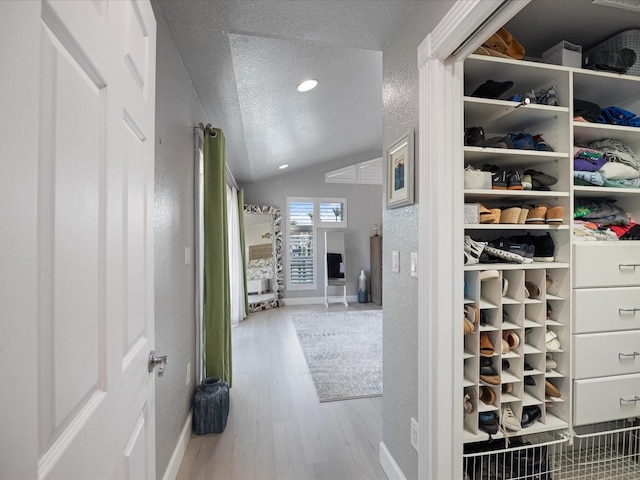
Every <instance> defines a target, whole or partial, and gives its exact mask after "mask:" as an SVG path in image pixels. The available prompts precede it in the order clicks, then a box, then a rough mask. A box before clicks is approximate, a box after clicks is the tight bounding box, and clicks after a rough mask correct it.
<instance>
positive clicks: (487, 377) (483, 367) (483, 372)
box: [480, 347, 500, 385]
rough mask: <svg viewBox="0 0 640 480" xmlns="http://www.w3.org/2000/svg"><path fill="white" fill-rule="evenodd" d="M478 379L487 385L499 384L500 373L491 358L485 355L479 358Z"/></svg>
mask: <svg viewBox="0 0 640 480" xmlns="http://www.w3.org/2000/svg"><path fill="white" fill-rule="evenodd" d="M492 348H493V347H492ZM480 355H482V353H480ZM480 380H482V381H483V382H485V383H488V384H489V385H500V374H499V373H498V371H497V370H496V368H495V367H494V366H493V362H492V361H491V358H489V357H487V356H482V357H481V358H480Z"/></svg>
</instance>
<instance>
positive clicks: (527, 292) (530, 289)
mask: <svg viewBox="0 0 640 480" xmlns="http://www.w3.org/2000/svg"><path fill="white" fill-rule="evenodd" d="M541 293H542V290H540V287H539V286H538V285H536V284H535V283H533V282H530V281H528V280H525V282H524V298H540V294H541Z"/></svg>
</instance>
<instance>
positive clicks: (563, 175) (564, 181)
mask: <svg viewBox="0 0 640 480" xmlns="http://www.w3.org/2000/svg"><path fill="white" fill-rule="evenodd" d="M489 79H491V80H495V81H507V80H511V81H513V82H514V88H513V89H512V90H511V91H510V92H509V94H515V93H520V94H523V93H525V92H528V91H530V90H534V91H536V92H537V91H539V90H541V89H546V88H549V87H551V86H554V87H556V91H557V98H558V102H559V104H558V106H547V105H536V104H530V105H523V106H518V103H517V102H509V101H504V100H491V99H484V98H475V97H471V96H470V94H471V92H473V90H474V89H475V88H477V87H478V86H479V85H481V84H482V83H484V82H485V81H486V80H489ZM464 95H465V97H464V113H465V128H468V127H480V126H481V127H483V129H484V132H485V138H490V137H494V136H504V135H506V134H507V133H510V132H513V133H519V132H527V133H531V134H534V135H535V134H538V133H541V134H543V136H544V140H545V141H546V142H547V143H548V144H549V145H551V146H552V147H553V148H554V150H555V151H554V152H537V151H531V150H515V149H500V148H481V147H475V146H465V147H464V162H465V165H471V166H473V167H474V168H480V167H481V166H482V165H483V164H485V163H489V164H493V165H497V166H498V167H500V168H505V169H517V170H520V171H522V170H524V169H529V168H532V169H535V170H538V171H542V172H544V173H546V174H549V175H552V176H554V177H556V178H557V179H558V182H557V183H556V184H555V185H553V186H551V187H550V188H551V190H550V191H495V190H465V200H464V201H465V203H482V204H483V205H485V206H486V207H488V208H504V207H510V206H520V205H523V204H528V205H536V204H546V205H561V206H563V207H564V218H563V223H562V224H561V225H526V224H525V225H519V224H515V225H514V224H508V225H504V224H489V225H486V224H466V225H465V235H470V236H471V237H472V238H473V239H475V240H478V241H488V240H493V239H496V238H498V237H500V236H504V237H509V236H512V235H523V234H530V235H533V236H538V235H546V234H547V233H549V234H550V235H551V236H552V238H553V242H554V244H555V257H556V258H555V262H553V263H538V262H535V263H533V264H515V263H498V264H476V265H467V266H465V267H464V268H465V274H464V277H465V284H466V294H465V299H464V303H465V305H473V306H475V307H477V308H478V309H479V310H480V311H481V312H483V316H484V317H485V319H486V320H487V322H486V324H485V325H477V326H476V329H475V331H474V333H472V334H470V335H465V337H464V342H465V345H464V386H463V389H464V392H465V393H469V392H471V393H473V397H474V398H475V399H476V408H475V409H474V412H473V413H471V414H466V415H465V418H464V434H463V439H464V442H465V443H472V442H478V441H483V440H487V439H488V438H489V435H488V434H487V433H485V432H483V431H482V430H481V429H480V428H479V425H478V416H479V413H480V412H486V411H496V413H497V414H498V415H500V413H501V410H502V407H503V406H504V404H505V403H508V404H510V406H511V408H512V410H513V411H514V413H515V415H516V416H517V417H520V415H521V414H522V409H523V408H524V407H526V406H531V405H536V406H538V407H539V408H540V409H541V412H542V415H541V418H540V420H539V421H538V422H536V423H534V424H533V425H531V426H530V427H528V428H525V429H522V430H520V431H516V432H511V431H509V432H508V435H509V436H512V435H513V436H516V435H527V434H530V433H541V432H543V433H545V434H546V433H549V432H551V433H554V432H555V431H558V433H560V434H561V435H565V436H566V438H569V437H573V438H575V439H576V445H578V446H579V445H581V444H582V443H585V441H583V440H584V439H583V437H585V436H587V437H589V438H590V439H591V438H592V437H593V436H596V437H597V436H598V435H601V436H602V439H606V438H609V437H611V438H614V437H615V438H618V437H620V438H622V437H623V436H627V437H629V438H633V439H636V440H640V435H639V434H638V429H640V427H638V426H637V423H624V425H623V424H622V423H620V422H627V419H634V418H635V417H638V416H640V241H618V242H615V241H613V242H585V241H582V242H579V241H574V239H573V237H572V224H573V211H574V202H575V200H579V199H581V198H607V199H613V200H615V201H616V203H617V204H618V205H619V206H621V207H622V208H623V209H624V210H625V211H626V212H628V213H629V214H630V215H631V216H632V218H633V219H634V220H636V221H637V220H638V219H640V188H639V189H635V188H604V187H587V186H574V185H573V147H574V145H582V144H584V143H588V142H590V141H594V140H599V139H603V138H613V139H617V140H619V141H621V142H622V143H624V144H627V145H628V146H630V147H631V148H632V149H633V150H634V151H635V152H640V128H635V127H623V126H614V125H604V124H594V123H584V122H578V121H574V120H573V99H574V98H579V99H582V100H587V101H591V102H594V103H596V104H598V105H600V106H601V107H602V108H604V107H608V106H614V105H615V106H618V107H621V108H624V109H626V110H629V111H632V112H634V113H639V112H640V77H632V76H625V75H616V74H610V73H602V72H592V71H586V70H581V69H574V68H568V67H562V66H554V65H546V64H541V63H532V62H525V61H516V60H510V59H501V58H494V57H485V56H477V55H471V56H470V57H469V58H468V59H467V60H466V61H465V63H464ZM492 269H495V270H498V272H499V276H498V277H497V278H492V279H490V280H485V281H481V280H480V275H481V272H483V271H485V270H492ZM547 275H549V276H550V277H551V279H552V283H551V285H550V286H549V287H548V288H547V286H546V285H545V280H546V277H547ZM503 279H506V280H507V281H508V289H507V291H506V292H504V294H503V289H502V286H503ZM525 281H531V282H533V283H535V284H536V285H538V286H539V287H540V289H541V294H540V296H539V297H538V298H525V295H524V282H525ZM547 305H548V306H549V307H550V309H551V313H550V316H549V318H547ZM505 314H506V316H505ZM547 331H552V332H554V333H555V334H556V335H557V338H558V340H559V341H560V349H559V351H554V352H553V354H552V355H553V359H554V360H555V361H556V364H557V366H556V367H555V368H552V369H550V370H547V369H546V365H545V364H546V356H547V353H549V352H548V348H547V343H546V339H547V338H546V333H547ZM483 332H484V333H486V334H488V336H489V338H490V340H491V343H492V344H493V345H494V347H495V354H494V355H493V356H492V357H491V360H492V365H493V366H494V367H495V369H496V370H497V371H498V373H499V375H500V377H501V381H500V385H495V386H494V385H487V384H486V383H484V382H482V380H480V378H479V370H480V366H481V358H482V357H481V356H480V335H481V334H483ZM503 332H514V333H516V334H517V335H518V336H519V338H520V344H519V346H518V347H516V348H514V349H512V350H510V351H509V352H508V353H507V354H505V355H502V354H501V352H500V340H501V338H502V335H503ZM503 360H507V361H508V366H507V364H503ZM525 363H526V364H527V365H528V367H532V368H533V369H532V370H529V369H525ZM503 365H504V368H503ZM528 377H531V378H533V379H534V381H535V385H532V384H531V383H532V382H531V381H530V380H529V381H527V378H528ZM545 381H549V382H551V383H552V384H553V385H554V386H555V387H556V388H558V389H559V390H560V392H561V396H560V397H558V398H551V397H549V396H546V395H545ZM505 384H511V385H512V388H511V389H510V391H508V392H506V391H504V390H503V385H505ZM481 388H490V389H491V390H492V391H493V393H494V394H495V400H493V402H490V403H485V402H482V401H480V400H479V399H478V395H479V393H480V389H481ZM621 425H622V427H621ZM623 427H624V428H623ZM585 432H586V433H585ZM593 432H596V433H593ZM600 432H602V433H600ZM502 435H503V434H502V433H501V432H498V433H497V434H495V435H492V437H493V438H501V437H502ZM594 441H595V440H594ZM574 448H576V446H574ZM578 448H581V447H578ZM568 452H569V453H571V449H569V450H568ZM635 454H638V452H637V451H635ZM617 455H618V456H620V457H628V456H629V452H617ZM467 457H469V458H470V457H471V455H465V458H466V459H467V460H468V459H469V458H467ZM570 457H571V455H569V456H568V457H566V458H564V459H563V461H562V465H560V463H558V464H557V465H555V467H554V468H555V471H560V470H564V471H567V472H569V470H570V468H571V465H567V463H566V460H567V458H569V463H571V462H573V461H574V460H572V458H573V457H571V458H570ZM576 458H577V457H576ZM556 460H557V459H556ZM583 460H584V458H583ZM594 461H595V460H594ZM607 461H611V460H610V459H608V460H607ZM607 465H608V466H607V467H606V468H604V469H603V470H602V473H603V475H605V476H606V475H607V474H608V473H607V472H609V473H610V472H611V471H613V470H612V469H615V468H617V467H616V465H615V461H614V463H609V464H607ZM633 472H635V473H638V475H640V468H637V469H636V470H633ZM527 478H529V477H527ZM554 478H555V477H554ZM563 478H564V477H563ZM567 478H568V477H567ZM571 478H573V477H571ZM576 478H577V477H576ZM616 478H617V477H616ZM630 478H631V477H630ZM634 478H639V477H634Z"/></svg>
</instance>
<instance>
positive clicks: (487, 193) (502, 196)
mask: <svg viewBox="0 0 640 480" xmlns="http://www.w3.org/2000/svg"><path fill="white" fill-rule="evenodd" d="M587 188H590V187H587ZM596 188H597V187H596ZM612 190H622V189H621V188H613V189H612ZM625 190H627V189H625ZM638 191H640V189H638ZM568 196H569V192H561V191H550V192H543V191H538V190H489V189H488V188H487V189H482V188H468V189H465V191H464V200H465V202H467V203H468V202H469V201H471V202H473V201H480V200H481V201H485V202H486V201H487V200H500V201H504V200H526V201H528V202H529V203H531V200H532V199H534V198H565V197H568ZM521 226H522V227H525V226H526V224H523V225H521Z"/></svg>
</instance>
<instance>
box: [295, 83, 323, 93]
mask: <svg viewBox="0 0 640 480" xmlns="http://www.w3.org/2000/svg"><path fill="white" fill-rule="evenodd" d="M316 85H318V81H317V80H305V81H304V82H302V83H301V84H300V85H298V91H299V92H308V91H309V90H313V89H314V88H316Z"/></svg>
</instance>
